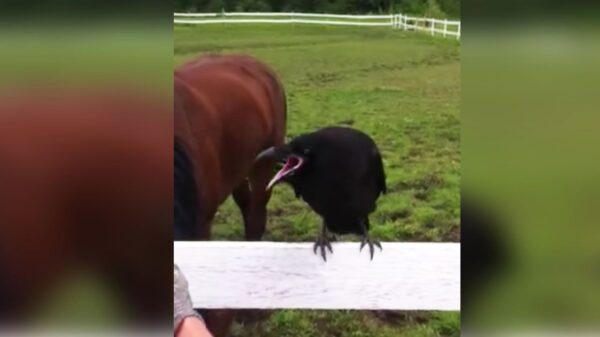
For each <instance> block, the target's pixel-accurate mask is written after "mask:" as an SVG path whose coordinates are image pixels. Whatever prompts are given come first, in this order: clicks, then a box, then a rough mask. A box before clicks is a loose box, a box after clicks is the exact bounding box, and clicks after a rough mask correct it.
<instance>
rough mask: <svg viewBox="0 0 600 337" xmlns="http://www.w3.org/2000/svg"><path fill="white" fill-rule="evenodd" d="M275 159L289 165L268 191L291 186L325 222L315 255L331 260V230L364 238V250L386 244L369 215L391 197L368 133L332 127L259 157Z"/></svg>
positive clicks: (282, 170)
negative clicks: (372, 231)
mask: <svg viewBox="0 0 600 337" xmlns="http://www.w3.org/2000/svg"><path fill="white" fill-rule="evenodd" d="M265 156H271V157H274V158H276V160H277V161H279V162H282V163H284V164H283V167H282V168H281V169H280V170H279V171H278V172H277V174H276V175H275V177H274V178H273V179H272V180H271V181H270V182H269V184H268V186H267V189H270V188H271V187H273V185H275V184H277V183H278V182H287V183H289V184H290V185H292V187H293V188H294V191H295V193H296V196H297V197H301V198H302V199H304V201H306V202H307V203H308V204H309V205H310V207H311V208H312V209H313V210H314V211H315V212H316V213H318V214H319V215H320V216H321V217H322V218H323V229H322V233H321V235H320V236H319V237H318V238H317V240H316V242H315V245H314V251H315V254H316V252H317V248H320V251H321V256H322V257H323V259H324V260H325V261H326V260H327V257H326V251H325V249H326V248H327V249H329V251H330V252H331V253H333V250H332V248H331V244H330V243H329V242H330V240H329V239H328V238H327V230H329V231H330V232H333V233H336V234H357V235H360V236H361V237H362V242H361V245H360V249H361V250H362V248H363V247H364V246H365V245H367V244H368V245H369V250H370V254H371V259H373V251H374V248H373V246H374V245H375V246H377V247H379V249H381V244H380V243H379V242H378V241H376V240H372V239H371V238H370V237H369V233H368V231H369V217H368V216H369V214H370V213H371V212H373V211H374V210H375V201H376V200H377V198H378V197H379V195H380V194H382V193H386V191H387V188H386V184H385V172H384V170H383V163H382V160H381V155H380V153H379V149H378V148H377V145H376V144H375V142H374V141H373V140H372V139H371V137H369V136H368V135H366V134H365V133H363V132H361V131H358V130H355V129H351V128H346V127H327V128H324V129H320V130H318V131H316V132H312V133H307V134H303V135H301V136H298V137H296V138H294V139H293V140H292V141H290V142H289V143H287V144H285V145H283V146H281V147H278V148H270V149H267V150H265V151H263V152H262V153H261V154H259V157H258V158H262V157H265Z"/></svg>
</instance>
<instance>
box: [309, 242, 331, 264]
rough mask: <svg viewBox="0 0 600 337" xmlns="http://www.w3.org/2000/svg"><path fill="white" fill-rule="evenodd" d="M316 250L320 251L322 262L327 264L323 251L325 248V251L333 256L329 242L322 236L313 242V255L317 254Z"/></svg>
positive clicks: (325, 254) (325, 253)
mask: <svg viewBox="0 0 600 337" xmlns="http://www.w3.org/2000/svg"><path fill="white" fill-rule="evenodd" d="M317 248H319V249H320V252H321V256H322V257H323V261H325V262H327V252H326V251H325V248H327V250H329V252H330V253H331V254H333V249H332V248H331V243H329V240H328V239H327V238H326V237H324V236H319V237H318V238H317V240H316V241H315V245H314V246H313V252H314V253H315V254H317Z"/></svg>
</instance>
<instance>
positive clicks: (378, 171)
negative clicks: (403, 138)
mask: <svg viewBox="0 0 600 337" xmlns="http://www.w3.org/2000/svg"><path fill="white" fill-rule="evenodd" d="M371 167H372V168H373V173H374V174H375V177H376V182H377V189H378V191H379V192H381V193H384V194H385V193H387V185H386V183H385V171H384V169H383V160H382V159H381V154H380V153H379V149H377V147H376V146H374V147H373V150H372V153H371Z"/></svg>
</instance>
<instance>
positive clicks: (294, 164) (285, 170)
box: [267, 155, 304, 191]
mask: <svg viewBox="0 0 600 337" xmlns="http://www.w3.org/2000/svg"><path fill="white" fill-rule="evenodd" d="M303 163H304V159H303V158H302V157H299V156H296V155H290V156H289V157H288V158H287V160H286V162H285V164H284V165H283V167H282V168H281V169H280V170H279V171H278V172H277V174H275V176H274V177H273V179H271V181H269V184H268V185H267V191H268V190H270V189H271V188H272V187H273V186H274V185H275V184H277V183H278V182H279V181H281V180H282V179H283V178H285V177H287V176H290V175H291V174H293V173H294V172H296V170H298V169H299V168H300V167H301V166H302V164H303Z"/></svg>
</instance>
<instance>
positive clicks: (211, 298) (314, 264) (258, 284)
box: [174, 241, 460, 311]
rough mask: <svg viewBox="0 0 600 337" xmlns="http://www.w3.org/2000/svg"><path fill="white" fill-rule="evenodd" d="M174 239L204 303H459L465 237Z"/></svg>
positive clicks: (433, 306)
mask: <svg viewBox="0 0 600 337" xmlns="http://www.w3.org/2000/svg"><path fill="white" fill-rule="evenodd" d="M332 245H333V255H330V256H328V259H327V262H324V261H323V260H322V259H321V257H320V256H317V255H314V254H313V250H312V243H282V242H222V241H205V242H175V248H174V259H175V263H177V264H178V265H179V267H180V268H181V270H182V271H183V273H184V274H185V275H186V277H187V279H188V282H189V285H190V293H191V296H192V301H193V303H194V305H195V306H196V307H198V308H205V309H216V308H220V309H227V308H248V309H281V308H295V309H365V310H451V311H458V310H460V244H458V243H398V242H383V243H382V246H383V251H379V249H377V248H376V251H375V257H374V258H373V260H372V261H371V260H369V254H368V247H365V248H364V249H363V251H362V252H361V253H359V246H360V244H359V243H358V242H345V243H335V242H334V243H333V244H332Z"/></svg>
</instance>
